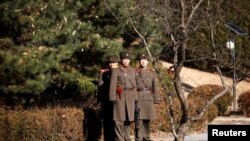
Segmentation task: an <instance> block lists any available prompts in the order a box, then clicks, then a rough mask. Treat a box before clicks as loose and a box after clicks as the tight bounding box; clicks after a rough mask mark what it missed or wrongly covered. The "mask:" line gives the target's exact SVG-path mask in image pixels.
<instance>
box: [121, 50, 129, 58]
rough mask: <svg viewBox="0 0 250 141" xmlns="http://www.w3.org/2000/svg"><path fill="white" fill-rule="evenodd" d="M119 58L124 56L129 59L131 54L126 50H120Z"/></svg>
mask: <svg viewBox="0 0 250 141" xmlns="http://www.w3.org/2000/svg"><path fill="white" fill-rule="evenodd" d="M120 58H121V59H124V58H127V59H131V54H130V53H129V52H127V51H122V52H121V53H120Z"/></svg>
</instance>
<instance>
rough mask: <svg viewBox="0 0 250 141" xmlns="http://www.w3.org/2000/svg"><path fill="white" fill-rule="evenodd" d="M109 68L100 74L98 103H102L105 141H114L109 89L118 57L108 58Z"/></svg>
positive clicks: (111, 56)
mask: <svg viewBox="0 0 250 141" xmlns="http://www.w3.org/2000/svg"><path fill="white" fill-rule="evenodd" d="M107 63H108V68H106V69H102V70H101V72H100V79H99V87H98V102H100V103H101V114H102V119H103V131H104V140H105V141H114V138H115V131H114V121H113V103H112V102H110V101H109V87H110V77H111V69H112V68H116V67H118V56H116V55H109V56H108V57H107Z"/></svg>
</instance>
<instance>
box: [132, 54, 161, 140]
mask: <svg viewBox="0 0 250 141" xmlns="http://www.w3.org/2000/svg"><path fill="white" fill-rule="evenodd" d="M138 59H139V64H140V66H139V68H137V76H136V83H137V91H138V101H137V102H136V111H135V112H136V113H135V114H136V121H135V140H136V141H151V140H150V122H151V121H152V120H154V119H156V110H155V105H154V104H158V103H160V95H159V86H158V81H157V76H156V73H155V71H154V70H153V69H150V68H148V63H149V56H148V54H147V53H140V54H139V55H138Z"/></svg>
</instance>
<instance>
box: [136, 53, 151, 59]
mask: <svg viewBox="0 0 250 141" xmlns="http://www.w3.org/2000/svg"><path fill="white" fill-rule="evenodd" d="M138 59H139V60H141V59H147V60H149V55H148V53H144V52H143V53H140V54H139V55H138Z"/></svg>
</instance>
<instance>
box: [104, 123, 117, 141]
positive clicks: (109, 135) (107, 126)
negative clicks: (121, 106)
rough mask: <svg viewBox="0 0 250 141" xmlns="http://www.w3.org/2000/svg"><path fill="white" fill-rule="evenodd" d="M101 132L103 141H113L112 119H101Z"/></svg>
mask: <svg viewBox="0 0 250 141" xmlns="http://www.w3.org/2000/svg"><path fill="white" fill-rule="evenodd" d="M103 132H104V141H114V140H115V131H114V121H113V120H112V119H106V118H104V119H103Z"/></svg>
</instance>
